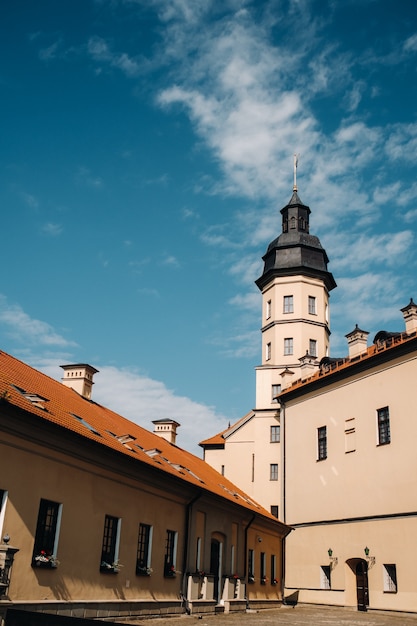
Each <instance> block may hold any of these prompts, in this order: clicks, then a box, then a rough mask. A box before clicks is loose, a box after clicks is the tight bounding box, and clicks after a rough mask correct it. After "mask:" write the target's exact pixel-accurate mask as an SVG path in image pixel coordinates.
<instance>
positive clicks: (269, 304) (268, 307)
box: [265, 300, 272, 320]
mask: <svg viewBox="0 0 417 626" xmlns="http://www.w3.org/2000/svg"><path fill="white" fill-rule="evenodd" d="M271 310H272V302H271V300H268V302H267V303H266V311H265V318H266V319H267V320H269V319H270V317H271Z"/></svg>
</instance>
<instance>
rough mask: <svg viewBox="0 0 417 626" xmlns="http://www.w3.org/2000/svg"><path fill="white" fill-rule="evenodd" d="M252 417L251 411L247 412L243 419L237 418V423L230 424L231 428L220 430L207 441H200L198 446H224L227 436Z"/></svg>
mask: <svg viewBox="0 0 417 626" xmlns="http://www.w3.org/2000/svg"><path fill="white" fill-rule="evenodd" d="M253 415H254V413H253V411H249V413H246V415H244V416H243V417H241V418H239V419H238V420H237V422H235V423H234V424H232V425H231V426H230V425H229V426H228V427H227V428H225V429H224V430H222V431H221V432H219V433H217V435H213V437H209V439H204V441H200V443H199V444H198V445H199V446H201V447H202V448H204V447H206V446H207V447H208V446H212V445H217V446H218V445H224V443H225V440H226V439H227V437H228V436H229V433H230V434H232V433H234V432H235V431H236V430H237V428H239V426H240V425H241V424H242V425H243V424H245V423H246V422H247V420H248V418H249V417H252V416H253Z"/></svg>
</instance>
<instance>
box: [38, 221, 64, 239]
mask: <svg viewBox="0 0 417 626" xmlns="http://www.w3.org/2000/svg"><path fill="white" fill-rule="evenodd" d="M62 232H63V226H62V224H55V223H54V222H47V223H46V224H44V225H43V226H42V233H43V234H44V235H48V236H49V237H58V235H60V234H61V233H62Z"/></svg>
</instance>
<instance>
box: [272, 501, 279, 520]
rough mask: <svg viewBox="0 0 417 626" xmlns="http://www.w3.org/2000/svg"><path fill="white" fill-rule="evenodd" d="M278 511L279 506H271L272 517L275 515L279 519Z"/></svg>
mask: <svg viewBox="0 0 417 626" xmlns="http://www.w3.org/2000/svg"><path fill="white" fill-rule="evenodd" d="M278 511H279V507H278V505H277V504H271V515H273V516H274V517H276V518H277V519H278Z"/></svg>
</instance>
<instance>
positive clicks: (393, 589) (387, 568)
mask: <svg viewBox="0 0 417 626" xmlns="http://www.w3.org/2000/svg"><path fill="white" fill-rule="evenodd" d="M383 567H384V593H397V566H396V565H384V566H383Z"/></svg>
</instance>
